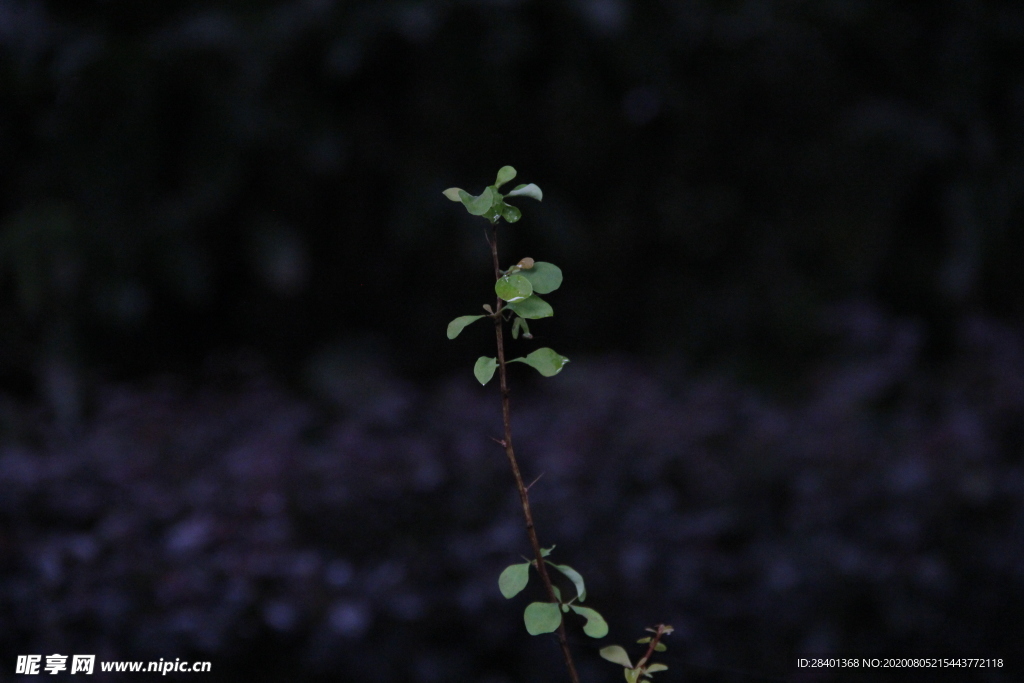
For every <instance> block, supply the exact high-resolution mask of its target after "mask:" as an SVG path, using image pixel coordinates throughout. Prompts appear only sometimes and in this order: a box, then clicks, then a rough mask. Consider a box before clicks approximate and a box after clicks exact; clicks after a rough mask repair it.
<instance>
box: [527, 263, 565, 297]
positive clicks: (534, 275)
mask: <svg viewBox="0 0 1024 683" xmlns="http://www.w3.org/2000/svg"><path fill="white" fill-rule="evenodd" d="M520 272H522V274H523V277H525V278H526V279H527V280H529V281H530V284H531V285H533V291H534V292H536V293H537V294H550V293H551V292H553V291H555V290H556V289H558V288H559V287H561V286H562V269H561V268H559V267H558V266H556V265H555V264H554V263H548V262H547V261H537V262H536V263H534V264H533V268H530V269H529V270H523V271H520Z"/></svg>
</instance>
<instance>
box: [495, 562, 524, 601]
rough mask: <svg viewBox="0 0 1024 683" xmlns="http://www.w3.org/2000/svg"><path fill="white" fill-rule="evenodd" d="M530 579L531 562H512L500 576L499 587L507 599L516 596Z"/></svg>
mask: <svg viewBox="0 0 1024 683" xmlns="http://www.w3.org/2000/svg"><path fill="white" fill-rule="evenodd" d="M529 581H530V563H529V562H523V563H521V564H510V565H509V566H507V567H505V571H503V572H502V573H501V576H499V577H498V589H499V590H500V591H501V594H502V595H504V596H505V598H506V599H510V598H514V597H515V596H517V595H518V594H519V593H520V591H522V590H523V589H524V588H526V584H527V583H529Z"/></svg>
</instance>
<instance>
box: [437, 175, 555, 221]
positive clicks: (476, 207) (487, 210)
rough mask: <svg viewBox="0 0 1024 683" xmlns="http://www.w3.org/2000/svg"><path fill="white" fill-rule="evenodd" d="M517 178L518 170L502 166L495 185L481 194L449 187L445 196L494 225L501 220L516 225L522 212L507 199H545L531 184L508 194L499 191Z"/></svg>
mask: <svg viewBox="0 0 1024 683" xmlns="http://www.w3.org/2000/svg"><path fill="white" fill-rule="evenodd" d="M515 177H516V169H514V168H512V167H511V166H502V167H501V168H500V169H499V170H498V177H497V178H496V179H495V181H494V184H493V185H488V186H487V187H485V188H484V191H483V192H481V193H480V194H478V195H476V196H473V195H471V194H470V193H468V192H466V191H465V190H463V189H462V188H460V187H449V188H448V189H447V190H445V191H444V196H445V197H447V198H448V199H450V200H452V201H453V202H462V205H463V206H465V207H466V211H468V212H469V213H470V214H472V215H474V216H483V217H484V218H486V219H487V220H488V221H490V223H491V224H492V225H493V224H494V223H497V222H498V219H499V218H504V219H505V221H506V222H507V223H516V222H518V221H519V219H520V218H522V217H523V214H522V212H521V211H520V210H519V209H517V208H516V207H514V206H512V205H511V204H507V203H506V202H505V198H506V197H530V198H531V199H536V200H537V201H538V202H539V201H541V200H542V199H544V193H543V192H541V189H540V188H539V187H537V186H536V185H534V184H533V183H529V184H526V185H516V186H515V187H514V188H513V189H512V190H511V191H510V192H509V193H508V194H501V193H500V192H498V189H499V188H500V187H501V186H502V185H504V184H505V183H507V182H508V181H510V180H512V179H513V178H515Z"/></svg>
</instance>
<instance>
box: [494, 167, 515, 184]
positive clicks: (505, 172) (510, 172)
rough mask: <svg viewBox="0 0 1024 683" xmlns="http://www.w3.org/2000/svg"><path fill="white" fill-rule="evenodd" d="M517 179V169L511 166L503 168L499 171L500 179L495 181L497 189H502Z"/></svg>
mask: <svg viewBox="0 0 1024 683" xmlns="http://www.w3.org/2000/svg"><path fill="white" fill-rule="evenodd" d="M515 177H516V169H514V168H512V167H511V166H502V167H501V168H499V169H498V179H497V180H495V181H494V186H495V187H501V186H502V185H504V184H505V183H507V182H508V181H510V180H512V179H513V178H515Z"/></svg>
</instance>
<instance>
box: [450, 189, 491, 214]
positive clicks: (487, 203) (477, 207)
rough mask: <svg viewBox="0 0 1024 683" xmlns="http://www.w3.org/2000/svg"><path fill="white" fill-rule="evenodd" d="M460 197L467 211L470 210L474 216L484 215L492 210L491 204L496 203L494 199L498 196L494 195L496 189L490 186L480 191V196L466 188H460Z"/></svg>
mask: <svg viewBox="0 0 1024 683" xmlns="http://www.w3.org/2000/svg"><path fill="white" fill-rule="evenodd" d="M459 199H460V200H462V203H463V205H464V206H465V207H466V211H469V212H470V213H471V214H473V215H474V216H483V215H484V214H485V213H487V212H488V211H490V210H491V206H493V205H494V200H495V199H497V197H495V196H494V190H493V189H491V187H490V186H488V187H487V188H486V189H484V191H483V192H481V193H480V196H479V197H474V196H473V195H471V194H470V193H468V192H466V191H465V190H459Z"/></svg>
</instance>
